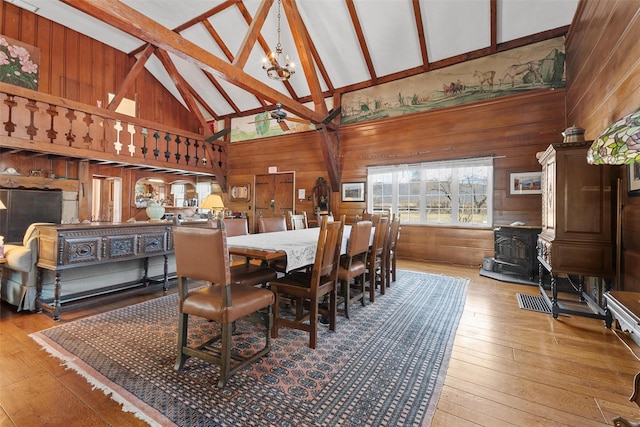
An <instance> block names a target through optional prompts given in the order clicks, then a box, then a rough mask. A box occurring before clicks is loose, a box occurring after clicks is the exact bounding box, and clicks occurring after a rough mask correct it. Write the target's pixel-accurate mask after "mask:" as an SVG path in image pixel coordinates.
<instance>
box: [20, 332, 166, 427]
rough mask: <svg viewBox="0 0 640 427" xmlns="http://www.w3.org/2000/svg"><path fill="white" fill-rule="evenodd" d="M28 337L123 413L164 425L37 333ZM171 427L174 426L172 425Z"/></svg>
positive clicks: (151, 423)
mask: <svg viewBox="0 0 640 427" xmlns="http://www.w3.org/2000/svg"><path fill="white" fill-rule="evenodd" d="M29 336H30V337H31V338H32V339H33V340H34V341H35V342H37V343H38V344H40V347H42V349H43V350H45V351H46V352H47V353H49V354H50V355H51V356H53V357H55V358H57V359H60V360H61V361H62V363H61V364H60V365H61V366H64V367H66V368H67V369H71V370H73V371H75V372H76V373H77V374H79V375H80V376H81V377H82V378H84V379H85V380H86V381H87V383H89V384H90V385H91V387H92V390H95V389H98V390H100V391H102V393H104V395H105V396H107V397H109V398H111V400H114V401H115V402H116V403H118V404H120V405H122V411H123V412H129V413H131V414H133V415H134V416H135V417H136V418H137V419H139V420H141V421H144V422H146V423H147V424H149V425H150V426H152V427H156V426H157V427H162V426H163V425H165V424H160V423H158V422H157V421H155V420H154V419H153V418H151V417H149V416H147V415H146V414H145V413H144V412H142V411H140V409H138V408H137V407H136V406H134V405H132V404H130V403H129V401H128V400H127V399H125V398H124V397H123V396H122V395H120V394H119V393H117V392H116V391H115V390H114V389H112V388H111V387H109V386H107V385H106V384H104V383H103V382H101V381H99V380H98V379H97V378H96V377H94V376H93V375H91V374H90V373H89V372H87V371H86V370H85V369H83V368H82V367H80V365H78V364H77V363H76V360H77V358H75V357H70V356H67V355H66V354H64V353H62V352H60V351H58V350H56V349H55V348H54V347H53V346H52V345H50V344H49V343H48V342H47V341H46V340H44V339H43V338H42V337H40V336H39V334H38V333H33V334H29ZM171 425H174V424H173V423H172V424H171Z"/></svg>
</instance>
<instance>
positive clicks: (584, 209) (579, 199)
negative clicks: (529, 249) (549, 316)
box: [538, 141, 616, 326]
mask: <svg viewBox="0 0 640 427" xmlns="http://www.w3.org/2000/svg"><path fill="white" fill-rule="evenodd" d="M590 145H591V142H590V141H584V142H575V143H557V144H551V145H550V146H549V147H548V148H547V150H546V151H545V152H544V153H543V154H542V155H541V156H540V158H539V162H540V164H541V165H542V231H541V232H540V235H539V238H538V262H539V265H540V268H539V285H540V292H541V294H542V296H543V297H545V298H547V300H548V302H550V303H551V307H552V312H553V317H554V318H557V317H558V314H559V313H566V314H573V315H580V316H587V317H593V318H597V319H604V320H605V322H606V323H607V326H609V325H610V324H611V318H610V316H608V315H607V313H605V311H604V308H603V307H602V305H601V304H600V301H601V300H602V288H607V290H608V287H609V284H608V282H607V280H610V279H612V278H613V277H614V275H615V273H614V266H615V262H614V258H615V257H614V244H613V234H612V220H613V219H612V215H611V210H612V208H611V207H612V203H613V196H614V194H615V191H614V190H615V185H616V184H615V181H614V175H615V174H614V173H613V169H612V167H611V166H607V165H598V166H591V165H589V164H588V163H587V160H586V156H587V149H588V148H589V147H590ZM545 272H548V273H549V275H550V282H551V283H550V291H551V297H550V298H549V296H548V295H547V292H546V284H545V283H544V281H543V277H544V273H545ZM558 276H566V278H567V279H568V282H569V283H570V284H571V286H572V287H574V288H575V291H576V292H575V293H576V294H577V298H576V300H569V301H567V304H564V302H563V301H561V300H560V299H559V298H558V289H557V279H556V278H557V277H558ZM585 276H586V277H592V278H596V279H598V281H599V282H602V280H605V282H606V286H604V287H603V286H601V285H598V289H597V291H596V292H597V294H598V295H596V296H595V298H594V296H593V295H590V294H589V293H588V292H586V290H585V287H584V284H585ZM572 277H573V278H576V280H575V281H574V280H572ZM576 302H578V303H580V304H575V303H576Z"/></svg>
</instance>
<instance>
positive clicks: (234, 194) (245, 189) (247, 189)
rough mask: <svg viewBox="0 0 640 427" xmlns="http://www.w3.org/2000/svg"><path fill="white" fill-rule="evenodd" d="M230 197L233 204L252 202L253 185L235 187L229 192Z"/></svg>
mask: <svg viewBox="0 0 640 427" xmlns="http://www.w3.org/2000/svg"><path fill="white" fill-rule="evenodd" d="M229 197H230V198H231V201H232V202H245V203H246V202H249V201H251V184H245V185H234V186H232V187H231V190H230V191H229Z"/></svg>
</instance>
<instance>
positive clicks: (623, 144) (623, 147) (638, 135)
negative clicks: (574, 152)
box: [587, 110, 640, 165]
mask: <svg viewBox="0 0 640 427" xmlns="http://www.w3.org/2000/svg"><path fill="white" fill-rule="evenodd" d="M587 162H588V163H589V164H590V165H625V164H629V163H636V162H638V163H640V110H638V111H636V112H635V113H631V114H629V115H627V116H624V117H623V118H621V119H620V120H618V121H617V122H615V123H613V124H612V125H610V126H609V127H608V128H606V129H605V131H604V132H602V134H601V135H600V136H599V137H598V138H597V139H596V140H595V141H593V144H592V145H591V148H589V151H587Z"/></svg>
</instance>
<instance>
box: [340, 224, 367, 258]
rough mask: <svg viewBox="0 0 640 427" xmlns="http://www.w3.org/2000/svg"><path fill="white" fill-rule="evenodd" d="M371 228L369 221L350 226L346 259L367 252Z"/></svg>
mask: <svg viewBox="0 0 640 427" xmlns="http://www.w3.org/2000/svg"><path fill="white" fill-rule="evenodd" d="M372 226H373V224H372V223H371V221H358V222H356V223H355V224H353V225H352V226H351V232H350V233H349V242H348V243H347V251H346V255H347V256H348V257H354V256H356V255H360V254H362V253H365V252H367V251H368V250H369V242H370V241H371V227H372Z"/></svg>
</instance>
